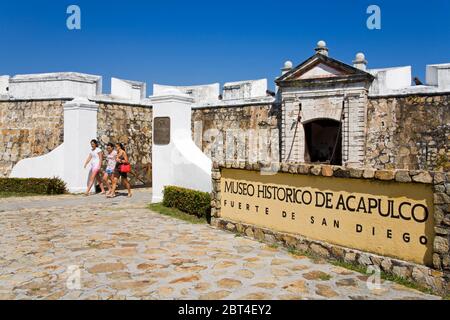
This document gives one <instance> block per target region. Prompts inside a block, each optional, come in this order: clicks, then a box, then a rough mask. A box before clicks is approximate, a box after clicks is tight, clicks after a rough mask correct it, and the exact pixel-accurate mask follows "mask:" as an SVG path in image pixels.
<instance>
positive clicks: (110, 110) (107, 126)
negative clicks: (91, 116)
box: [97, 101, 153, 186]
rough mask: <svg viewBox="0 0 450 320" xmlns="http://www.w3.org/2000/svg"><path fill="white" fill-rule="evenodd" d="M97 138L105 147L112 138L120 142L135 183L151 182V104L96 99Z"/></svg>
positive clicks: (113, 140) (131, 178) (133, 183)
mask: <svg viewBox="0 0 450 320" xmlns="http://www.w3.org/2000/svg"><path fill="white" fill-rule="evenodd" d="M97 103H98V104H99V110H98V124H97V125H98V132H97V134H98V138H99V141H100V143H101V146H102V148H103V149H104V148H105V146H106V144H107V143H109V142H112V143H116V142H121V143H123V144H124V145H125V148H126V151H127V153H128V156H129V158H130V163H131V165H132V173H131V174H130V175H129V176H130V180H131V183H132V185H134V186H137V185H151V182H152V179H151V168H152V167H151V163H152V121H153V120H152V108H151V107H148V106H141V105H126V104H118V103H106V102H101V101H97Z"/></svg>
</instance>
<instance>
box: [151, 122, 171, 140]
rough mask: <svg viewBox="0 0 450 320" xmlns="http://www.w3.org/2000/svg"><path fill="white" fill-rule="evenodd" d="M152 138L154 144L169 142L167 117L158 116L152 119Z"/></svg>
mask: <svg viewBox="0 0 450 320" xmlns="http://www.w3.org/2000/svg"><path fill="white" fill-rule="evenodd" d="M153 140H154V143H155V144H156V145H167V144H169V143H170V118H169V117H158V118H155V119H154V123H153Z"/></svg>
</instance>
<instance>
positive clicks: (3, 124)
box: [0, 100, 67, 177]
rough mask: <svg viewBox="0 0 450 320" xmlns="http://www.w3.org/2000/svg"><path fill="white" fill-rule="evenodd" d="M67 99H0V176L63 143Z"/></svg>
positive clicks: (6, 175)
mask: <svg viewBox="0 0 450 320" xmlns="http://www.w3.org/2000/svg"><path fill="white" fill-rule="evenodd" d="M65 102H67V100H23V101H22V100H21V101H19V100H6V101H0V133H1V135H0V177H8V176H9V174H10V173H11V170H12V168H13V167H14V165H16V164H17V163H18V162H19V161H20V160H22V159H27V158H31V157H37V156H41V155H44V154H47V153H49V152H50V151H52V150H53V149H55V148H56V147H58V146H59V145H60V144H62V143H63V139H64V137H63V135H64V123H63V122H64V119H63V104H64V103H65Z"/></svg>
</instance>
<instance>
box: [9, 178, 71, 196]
mask: <svg viewBox="0 0 450 320" xmlns="http://www.w3.org/2000/svg"><path fill="white" fill-rule="evenodd" d="M0 192H2V193H17V194H63V193H66V192H67V188H66V183H65V182H64V181H62V180H61V179H59V178H51V179H38V178H27V179H20V178H0Z"/></svg>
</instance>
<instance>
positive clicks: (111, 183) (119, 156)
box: [84, 139, 131, 198]
mask: <svg viewBox="0 0 450 320" xmlns="http://www.w3.org/2000/svg"><path fill="white" fill-rule="evenodd" d="M104 161H105V163H106V166H105V168H104V170H103V162H104ZM88 165H90V172H89V179H88V185H87V190H86V196H88V195H89V194H90V192H91V189H92V187H93V186H94V184H95V182H96V181H97V183H98V185H99V186H100V189H101V192H102V194H105V195H106V196H107V197H108V198H114V197H116V195H117V194H116V189H117V185H118V183H119V179H120V180H121V183H122V185H123V186H124V187H125V188H126V189H127V190H128V197H131V185H130V182H129V181H128V173H129V172H130V170H131V167H130V163H129V162H128V155H127V153H126V151H125V148H124V145H123V144H122V143H116V144H115V145H114V144H113V143H108V144H107V145H106V155H105V154H104V153H103V151H102V150H101V149H100V147H99V144H98V141H97V140H95V139H94V140H92V141H91V151H90V152H89V156H88V158H87V159H86V162H85V163H84V167H85V168H86V167H87V166H88ZM104 185H106V186H107V189H108V191H105V187H104Z"/></svg>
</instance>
